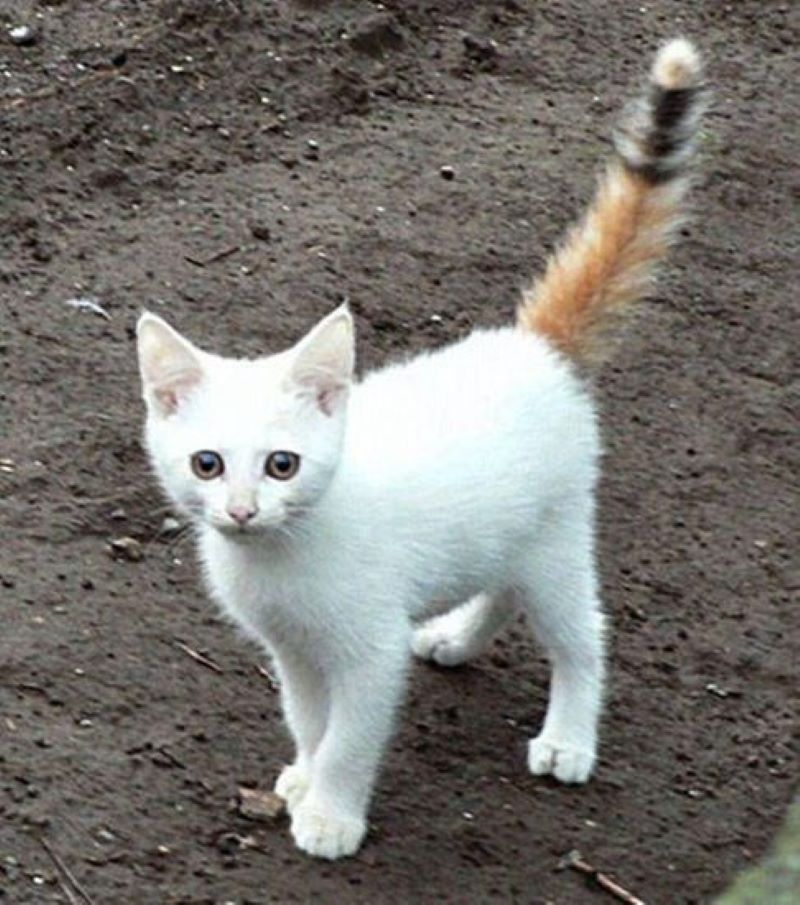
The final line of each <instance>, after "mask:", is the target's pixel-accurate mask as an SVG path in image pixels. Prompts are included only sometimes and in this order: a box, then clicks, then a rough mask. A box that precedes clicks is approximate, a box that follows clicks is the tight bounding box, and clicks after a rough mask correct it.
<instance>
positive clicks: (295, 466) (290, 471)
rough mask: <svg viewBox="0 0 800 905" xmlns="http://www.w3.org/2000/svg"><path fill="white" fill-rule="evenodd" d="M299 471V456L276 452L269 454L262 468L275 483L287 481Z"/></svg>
mask: <svg viewBox="0 0 800 905" xmlns="http://www.w3.org/2000/svg"><path fill="white" fill-rule="evenodd" d="M299 469H300V456H298V455H297V453H293V452H286V451H285V450H278V452H274V453H271V454H270V456H269V458H268V459H267V464H266V465H265V466H264V471H265V472H266V473H267V474H268V475H269V476H270V477H271V478H275V480H276V481H288V480H289V478H293V477H294V476H295V475H296V474H297V472H298V470H299Z"/></svg>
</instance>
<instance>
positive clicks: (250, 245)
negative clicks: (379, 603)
mask: <svg viewBox="0 0 800 905" xmlns="http://www.w3.org/2000/svg"><path fill="white" fill-rule="evenodd" d="M799 18H800V14H799V12H798V7H797V6H796V5H793V4H790V3H785V4H781V3H775V2H767V3H764V2H755V0H737V2H735V3H722V2H714V0H698V2H696V3H692V4H687V3H680V2H670V0H644V2H643V3H642V4H621V3H619V4H608V3H601V2H599V0H555V2H551V3H537V2H522V0H505V2H499V0H497V2H489V0H484V2H479V0H475V2H473V3H465V2H458V0H433V2H428V3H422V2H419V0H405V2H401V0H397V2H386V3H383V4H379V3H369V2H366V0H350V2H337V3H334V2H331V3H325V2H299V0H298V2H288V0H286V2H271V0H262V2H256V0H152V2H144V0H136V2H122V0H106V2H102V3H100V2H94V3H92V2H88V0H49V2H45V0H42V2H34V0H0V26H2V30H1V31H0V122H1V123H2V125H1V126H0V180H1V182H0V241H1V242H2V254H1V255H0V299H1V307H0V365H1V366H2V371H0V375H2V376H0V406H2V408H1V410H0V416H1V418H2V420H1V421H0V458H2V462H0V531H1V532H2V543H1V544H0V582H1V584H0V618H1V619H2V622H1V623H0V625H2V628H0V739H2V742H1V743H0V899H2V900H3V901H8V902H13V903H44V902H63V903H73V902H83V903H84V905H86V903H89V902H94V903H97V905H100V903H193V905H200V903H223V902H235V903H239V905H243V903H265V902H281V903H282V902H310V901H314V902H325V903H327V902H330V903H349V902H370V903H372V902H377V903H409V902H437V903H438V902H452V903H467V902H469V903H472V902H488V901H498V902H522V903H545V902H553V903H559V905H565V903H570V905H571V903H583V902H594V901H598V902H599V901H602V900H604V899H605V898H606V896H607V894H606V893H603V892H601V891H598V890H597V889H596V887H593V886H591V885H589V884H587V881H585V880H584V878H582V877H581V876H580V875H579V874H578V873H576V872H574V871H572V870H566V871H558V870H557V866H558V863H559V860H560V859H561V858H562V856H564V854H565V853H567V852H568V851H570V850H572V849H578V850H580V852H581V853H582V854H583V856H584V858H585V859H586V860H588V861H590V862H591V863H592V864H593V865H596V866H597V867H598V868H600V869H601V870H603V871H605V872H607V873H608V874H610V875H611V876H613V877H614V878H615V879H616V880H617V881H618V882H619V883H621V884H622V885H623V886H624V887H626V888H627V889H629V890H631V891H632V892H634V893H636V894H637V895H638V896H640V897H641V898H642V899H644V900H645V901H646V902H648V903H672V902H700V901H704V900H708V899H709V897H711V896H713V894H714V893H715V892H717V891H719V890H720V889H721V888H722V887H724V885H725V884H726V883H727V882H728V881H729V880H730V878H731V877H732V876H733V874H734V873H735V872H736V871H738V870H739V869H741V868H744V867H745V866H747V865H749V864H750V863H751V862H752V861H753V860H754V859H756V858H757V857H759V856H760V855H761V854H762V853H763V852H764V850H765V849H766V847H767V845H768V843H769V841H770V839H771V838H772V836H773V834H774V833H775V831H776V829H777V827H778V825H779V823H780V820H781V817H782V815H783V813H784V811H785V808H786V805H787V803H788V801H789V800H790V798H791V796H792V792H793V788H794V786H795V783H796V780H797V761H796V758H797V752H798V738H800V734H799V733H798V687H800V685H799V683H798V659H799V658H798V656H797V647H798V639H800V614H799V613H798V606H797V593H798V589H800V565H798V562H797V560H796V559H793V557H794V555H795V554H796V545H797V537H798V530H799V529H800V524H798V495H797V489H798V487H797V475H798V473H799V472H798V468H799V467H800V463H798V443H797V436H796V429H797V412H798V407H799V406H800V398H799V397H800V393H798V372H797V357H796V356H797V348H798V339H800V329H799V327H798V303H797V293H796V281H797V261H798V259H800V255H799V251H800V250H799V249H798V231H797V210H798V199H799V198H800V183H799V182H798V169H797V145H798V137H799V136H798V126H797V123H798V122H800V109H798V95H797V94H796V92H795V93H794V94H793V91H795V89H796V83H797V77H798V67H797V58H796V56H794V58H793V55H794V54H796V48H797V46H798V41H800V33H799V32H800V29H799V28H798V24H799V23H798V19H799ZM21 24H27V25H31V26H33V28H34V32H33V34H32V36H30V40H31V41H32V43H28V42H27V39H26V37H25V36H24V35H23V36H21V37H22V42H23V43H22V44H15V43H13V42H12V40H11V38H10V36H9V33H8V29H9V28H10V27H12V26H18V25H21ZM681 32H683V33H687V34H690V35H692V36H694V37H696V39H697V40H698V41H699V42H700V44H701V45H702V47H703V48H704V49H705V50H706V52H707V54H708V57H709V60H710V64H709V75H710V81H711V82H712V84H713V86H714V92H715V95H714V104H713V109H712V111H711V113H710V115H709V117H708V130H707V134H706V135H705V138H704V158H705V160H704V165H703V174H702V178H701V180H700V182H699V184H698V189H697V193H696V202H697V205H696V206H697V217H696V219H695V221H694V222H693V223H692V224H691V225H690V226H689V227H688V228H687V229H686V230H685V239H684V242H683V244H682V246H681V247H680V248H679V249H678V250H677V251H676V253H675V254H674V256H673V257H672V259H671V261H670V264H669V266H668V268H667V269H666V271H665V273H664V276H663V279H662V280H661V281H660V283H659V286H658V290H657V293H656V296H655V298H654V299H653V301H652V302H651V303H648V304H647V305H646V306H645V309H644V311H643V314H642V317H641V318H640V319H639V320H638V322H637V324H636V325H635V327H634V329H633V330H632V331H631V333H630V335H629V336H628V338H627V341H626V343H625V345H624V346H623V348H621V350H620V352H619V354H618V356H617V357H616V359H615V360H614V362H613V364H612V365H611V366H609V367H607V368H606V369H605V370H604V372H603V374H602V376H601V378H600V380H599V386H598V395H599V397H600V400H601V404H602V409H603V412H604V422H605V435H606V442H607V448H608V454H607V457H606V462H605V476H604V479H603V483H602V489H601V507H600V520H599V533H600V554H601V563H602V574H603V584H604V596H605V600H606V605H607V608H608V611H609V613H610V614H611V618H612V621H613V626H614V634H613V647H612V657H611V676H612V679H611V687H610V691H609V695H608V714H607V718H606V721H605V726H604V735H603V744H602V757H601V763H600V766H599V770H598V772H597V776H596V778H594V779H593V780H592V781H591V782H590V783H589V784H588V785H587V786H586V787H584V788H580V789H571V788H565V787H560V786H558V785H557V784H556V783H554V782H550V781H542V780H539V779H535V778H533V777H532V776H529V775H527V774H526V771H525V761H524V753H525V742H526V739H527V738H528V737H529V736H530V735H531V734H532V733H534V732H535V731H536V728H537V726H538V724H539V722H540V720H541V718H542V715H543V711H544V707H545V702H546V681H547V669H546V664H545V663H544V661H543V659H542V657H541V655H540V653H539V652H538V651H537V650H536V649H535V648H534V646H533V645H532V644H531V643H530V642H529V640H528V638H527V635H526V634H525V632H524V631H523V630H522V628H521V627H517V628H516V629H515V630H513V631H511V632H510V633H507V634H506V635H505V636H503V637H502V638H501V639H500V640H498V641H497V642H496V644H495V646H494V648H493V650H492V652H491V653H490V654H489V655H487V656H484V657H483V658H481V659H480V660H478V661H477V662H476V663H475V664H474V665H472V666H470V667H468V668H463V669H460V670H456V671H452V672H448V671H445V670H435V669H431V668H424V667H422V666H419V667H418V668H417V669H416V670H415V673H414V678H413V683H412V688H411V693H410V695H409V699H408V703H407V707H406V708H405V711H404V715H403V719H402V721H401V723H400V725H399V727H398V731H397V735H396V738H395V740H394V743H393V745H392V749H391V753H390V755H389V757H388V759H387V762H386V765H385V770H384V772H383V774H382V778H381V781H380V784H379V789H378V793H377V796H376V799H375V803H374V808H373V811H372V815H371V820H372V823H371V827H372V828H371V833H370V836H369V840H368V843H367V844H366V846H365V848H364V849H363V851H362V852H361V853H360V854H359V855H358V857H356V858H355V859H353V860H351V861H348V862H344V863H337V864H327V863H321V862H316V861H312V860H310V859H308V858H306V857H304V856H303V855H301V854H300V853H298V852H297V851H296V850H295V849H294V848H293V847H292V845H291V841H290V838H289V835H288V828H287V826H286V825H285V824H284V823H282V822H279V823H277V824H276V825H274V826H272V825H262V824H254V823H250V822H248V821H247V820H245V819H244V818H243V817H241V816H240V815H239V814H237V812H236V809H235V806H234V802H235V795H236V790H237V787H238V786H241V785H251V786H258V787H261V788H268V787H269V786H270V785H271V782H272V781H273V779H274V776H275V774H276V771H277V770H278V768H279V766H280V765H281V764H282V763H283V762H284V760H285V759H286V758H287V757H288V755H289V751H290V749H289V744H288V740H287V737H286V734H285V732H284V730H283V728H282V725H281V723H280V717H279V702H278V696H277V694H276V692H275V689H274V688H273V687H272V686H271V684H270V682H269V680H268V678H267V676H266V675H265V674H263V673H262V672H260V671H259V667H260V666H261V659H260V656H259V654H258V653H257V651H256V650H254V649H253V648H252V647H250V646H249V645H248V644H246V643H245V642H244V641H242V640H241V639H240V638H238V637H237V635H236V634H235V632H234V631H232V630H231V628H230V627H229V626H228V625H226V624H224V623H222V622H221V621H220V620H219V619H218V617H217V615H216V612H215V610H214V607H213V606H212V604H211V603H210V602H209V601H208V600H207V599H206V597H205V594H204V592H203V590H202V588H201V586H200V582H199V577H198V573H197V570H196V568H195V565H194V561H193V559H194V557H193V551H192V541H191V538H190V537H189V534H188V532H187V531H183V532H180V533H178V534H177V535H175V534H173V533H169V532H168V533H166V534H165V533H164V532H163V531H162V527H163V520H164V517H165V514H166V510H165V508H164V505H163V500H162V499H161V497H160V496H159V493H158V491H157V489H156V487H155V485H154V482H153V481H152V480H151V479H150V477H149V474H148V467H147V464H146V462H145V459H144V456H143V453H142V448H141V445H140V427H141V421H142V406H141V404H140V400H139V387H138V378H137V373H136V365H135V356H134V344H133V326H134V323H135V318H136V316H137V313H138V312H139V311H140V310H141V309H142V308H143V307H145V306H147V307H149V308H151V309H152V310H154V311H156V312H159V313H164V314H165V315H167V316H168V318H169V319H171V320H172V321H173V322H174V323H175V324H176V325H177V326H178V327H179V328H180V329H182V330H184V331H185V332H187V333H188V334H189V335H190V336H192V337H193V338H195V339H196V340H197V341H198V342H200V343H201V344H203V343H205V344H206V345H207V346H212V347H214V348H216V349H217V350H219V351H222V352H226V353H246V354H255V353H258V352H261V351H266V350H270V351H272V350H277V349H279V348H282V347H284V346H285V345H287V344H289V343H290V342H292V341H293V340H295V339H296V338H297V337H298V336H299V335H300V334H301V333H302V331H304V330H305V329H307V328H308V327H309V326H310V324H311V323H312V322H313V321H314V319H315V318H318V317H320V316H321V315H323V314H324V313H326V312H327V311H329V310H330V309H331V308H332V307H333V306H335V305H336V304H337V303H339V302H340V301H341V300H342V299H343V298H348V299H349V300H350V303H351V305H352V308H353V310H354V311H355V313H356V315H357V321H358V329H359V354H360V360H361V365H362V367H371V366H374V365H376V364H378V363H381V362H384V361H386V360H387V359H389V358H390V357H392V356H397V355H405V354H408V353H409V352H412V351H414V350H415V349H419V348H423V347H429V346H433V345H438V344H440V343H443V342H446V341H448V340H450V339H453V338H455V337H459V336H462V335H463V334H464V333H465V332H466V331H468V330H469V328H470V327H471V326H472V325H473V324H492V323H500V322H502V321H505V320H508V318H509V317H510V316H511V313H512V311H513V308H514V305H515V303H516V300H517V297H518V291H519V288H520V286H521V285H522V284H523V283H524V282H525V280H526V279H527V277H528V276H529V275H530V274H532V273H533V272H534V270H535V269H536V268H537V267H539V266H540V265H541V263H542V261H543V259H544V257H545V256H546V254H547V253H548V252H549V250H550V249H551V248H552V247H553V244H554V242H555V241H556V240H557V238H558V237H559V236H560V234H561V233H562V230H563V228H564V227H565V225H566V224H567V223H568V222H569V221H570V220H571V219H572V218H573V216H574V215H575V214H576V213H577V212H578V211H579V210H580V209H581V208H582V206H583V204H584V201H585V199H586V198H587V197H588V196H589V194H590V192H591V188H592V184H593V179H594V174H595V173H596V172H597V166H598V162H599V160H600V158H601V156H602V155H603V154H604V153H605V152H606V151H607V150H608V141H607V136H608V134H609V131H610V127H611V125H612V123H613V121H614V116H615V114H616V112H617V111H618V110H619V108H620V105H621V103H622V101H623V100H624V98H625V97H626V96H627V95H628V93H629V91H630V89H631V87H632V86H634V85H635V84H636V83H637V79H638V77H639V74H640V73H641V72H642V71H643V68H644V67H645V65H646V63H647V59H648V55H649V54H650V53H651V51H652V49H653V48H654V47H655V46H656V45H657V43H658V42H659V41H660V40H661V39H663V38H665V37H668V36H672V35H674V34H676V33H681ZM19 37H20V36H17V40H19ZM442 167H452V174H450V173H445V175H444V176H443V175H442ZM448 175H452V177H453V178H446V176H448ZM75 299H93V300H95V301H96V302H97V303H98V304H100V305H102V306H103V308H104V310H105V311H106V313H107V317H104V316H103V315H102V314H99V313H96V312H92V311H87V310H81V309H79V308H76V307H75V306H74V305H71V304H68V302H69V301H70V300H75ZM119 537H132V538H135V539H136V540H138V541H140V542H141V544H142V548H141V550H142V552H143V557H142V558H141V559H140V560H138V561H132V560H130V559H127V558H125V557H124V556H119V557H118V558H113V557H112V556H110V555H109V553H108V550H107V545H108V543H109V541H110V540H111V539H113V538H119ZM186 648H189V649H191V650H193V651H197V652H199V653H200V654H201V655H203V656H205V657H207V658H209V659H210V660H211V661H212V662H213V664H215V665H216V667H217V668H216V669H212V668H211V667H210V666H208V665H207V664H204V663H202V662H200V661H198V660H196V659H194V658H192V657H191V656H190V655H189V654H188V653H187V652H186ZM65 870H67V871H69V872H71V874H72V876H73V877H74V881H75V882H73V881H70V880H69V879H67V878H66V876H65ZM78 887H80V889H82V890H83V893H81V892H80V891H78Z"/></svg>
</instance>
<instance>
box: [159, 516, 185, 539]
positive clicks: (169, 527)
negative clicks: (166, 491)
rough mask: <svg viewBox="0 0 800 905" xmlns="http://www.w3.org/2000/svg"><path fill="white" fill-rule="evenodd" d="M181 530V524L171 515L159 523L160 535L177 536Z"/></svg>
mask: <svg viewBox="0 0 800 905" xmlns="http://www.w3.org/2000/svg"><path fill="white" fill-rule="evenodd" d="M180 530H181V523H180V522H179V521H178V520H177V519H176V518H174V517H173V516H171V515H168V516H167V517H166V518H165V519H164V521H163V522H162V523H161V529H160V531H159V533H160V534H166V535H167V536H169V535H172V534H177V533H178V532H179V531H180Z"/></svg>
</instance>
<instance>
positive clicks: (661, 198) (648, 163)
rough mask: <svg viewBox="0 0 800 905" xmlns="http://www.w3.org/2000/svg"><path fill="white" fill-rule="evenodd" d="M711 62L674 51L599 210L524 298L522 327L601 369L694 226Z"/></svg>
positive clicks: (625, 143)
mask: <svg viewBox="0 0 800 905" xmlns="http://www.w3.org/2000/svg"><path fill="white" fill-rule="evenodd" d="M702 72H703V70H702V62H701V59H700V55H699V53H698V51H697V49H696V48H695V47H694V45H693V44H691V43H690V42H689V41H687V40H686V39H684V38H677V39H675V40H673V41H670V42H669V43H668V44H666V45H665V46H664V47H663V48H662V49H661V50H660V51H659V53H658V55H657V56H656V58H655V61H654V63H653V68H652V70H651V72H650V83H649V85H648V87H647V90H646V93H644V94H643V96H642V97H640V98H639V99H638V100H637V101H636V102H635V103H634V104H633V105H631V107H630V109H629V110H628V112H627V114H626V115H625V117H624V118H623V121H622V123H621V125H620V128H619V129H618V131H617V133H616V135H615V137H614V145H615V151H616V153H615V156H614V159H613V160H612V161H611V163H610V165H609V166H608V169H607V170H606V172H605V174H604V175H603V177H602V178H601V180H600V184H599V186H598V189H597V193H596V195H595V198H594V201H593V203H592V205H591V207H590V208H589V210H588V212H587V213H586V215H585V216H584V218H583V220H582V221H581V222H580V223H578V224H577V225H576V226H574V227H573V228H572V230H571V232H570V233H569V234H568V235H567V237H566V240H565V241H564V242H563V244H562V245H561V247H560V248H559V249H558V250H557V251H556V252H555V253H554V254H553V255H552V257H551V258H550V260H549V261H548V263H547V267H546V269H545V272H544V275H543V276H542V277H541V278H539V279H538V280H537V281H536V282H535V283H534V285H533V286H532V287H531V288H530V289H529V290H528V291H527V292H525V293H524V295H523V300H522V304H521V305H520V308H519V311H518V313H517V320H518V323H519V325H520V326H521V327H522V328H523V329H525V330H531V331H533V332H535V333H538V334H540V335H542V336H545V337H546V338H547V339H548V340H549V341H550V342H551V343H552V344H553V345H555V346H556V347H557V348H559V349H560V350H561V351H562V352H564V353H565V354H566V355H568V356H569V357H570V358H572V359H573V360H576V361H579V362H581V363H590V364H593V363H596V362H598V361H601V360H602V359H603V358H604V357H605V356H606V355H607V354H608V352H609V350H610V349H611V348H612V345H613V344H612V343H611V342H610V339H611V333H612V332H613V331H612V329H611V328H613V326H614V325H615V323H616V322H617V320H618V316H619V315H621V314H625V313H626V311H628V310H630V308H631V306H632V304H633V303H635V302H636V301H638V300H639V299H641V298H642V297H643V296H644V295H645V294H646V293H647V290H648V288H649V286H650V283H651V281H652V279H653V276H654V272H655V268H656V265H657V264H658V263H659V261H660V260H661V259H662V258H663V257H664V255H665V253H666V251H667V249H668V248H669V246H670V244H671V242H672V241H673V240H674V238H675V234H676V232H677V230H678V228H679V227H680V225H681V223H682V221H683V218H684V216H685V208H684V204H685V196H686V193H687V191H688V189H689V185H690V182H691V174H690V164H691V162H692V159H693V157H694V152H695V148H696V145H697V137H698V132H699V126H700V118H701V114H702V111H703V107H704V101H703V84H702Z"/></svg>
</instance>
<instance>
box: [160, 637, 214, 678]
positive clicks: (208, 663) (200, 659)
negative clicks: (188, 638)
mask: <svg viewBox="0 0 800 905" xmlns="http://www.w3.org/2000/svg"><path fill="white" fill-rule="evenodd" d="M172 643H173V644H174V645H175V647H177V648H178V649H179V650H182V651H183V652H184V653H185V654H187V655H188V656H190V657H191V658H192V660H195V661H196V662H197V663H200V664H201V666H205V667H206V669H213V670H214V672H218V673H222V672H223V669H222V667H221V666H218V665H217V664H216V663H215V662H214V661H213V660H209V658H208V657H205V656H203V654H200V653H198V652H197V651H196V650H193V649H192V648H191V647H189V645H188V644H184V643H183V642H182V641H173V642H172Z"/></svg>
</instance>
